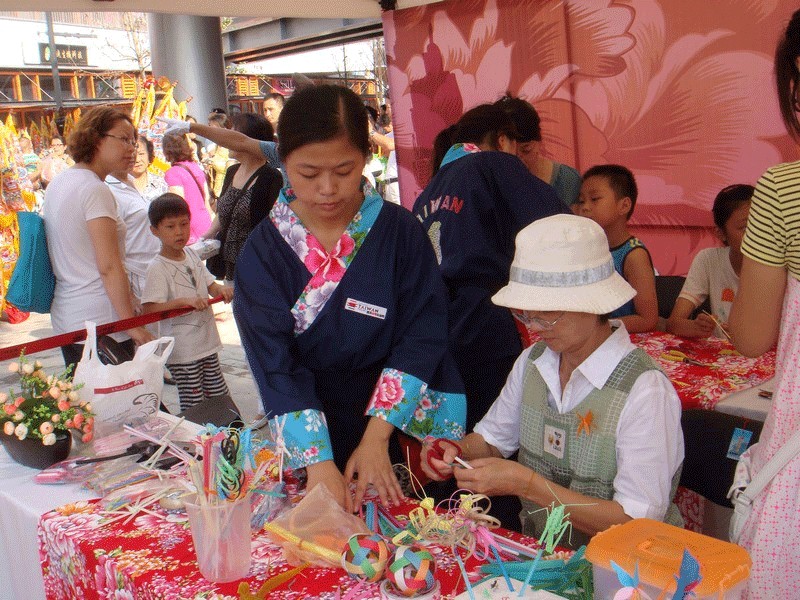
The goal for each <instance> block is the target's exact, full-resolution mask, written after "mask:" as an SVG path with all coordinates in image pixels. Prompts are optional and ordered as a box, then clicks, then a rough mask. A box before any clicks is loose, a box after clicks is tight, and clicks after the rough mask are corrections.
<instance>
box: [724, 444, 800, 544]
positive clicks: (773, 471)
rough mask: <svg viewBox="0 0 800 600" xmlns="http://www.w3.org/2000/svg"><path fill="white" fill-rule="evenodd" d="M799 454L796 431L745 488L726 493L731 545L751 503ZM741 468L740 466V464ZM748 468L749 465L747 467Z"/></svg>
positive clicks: (732, 488) (739, 531)
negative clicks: (729, 505) (729, 516)
mask: <svg viewBox="0 0 800 600" xmlns="http://www.w3.org/2000/svg"><path fill="white" fill-rule="evenodd" d="M798 454H800V430H798V431H796V432H795V433H794V435H793V436H792V437H790V438H789V440H788V441H787V442H786V443H785V444H784V445H783V446H782V447H781V449H780V450H778V451H777V452H776V453H775V454H774V455H773V457H772V458H771V459H769V460H768V461H767V464H765V465H764V466H763V467H762V468H761V470H760V471H759V472H758V473H756V475H755V477H753V479H752V480H751V481H750V483H749V484H747V487H743V486H742V485H737V484H734V485H733V487H731V489H730V491H729V492H728V497H729V498H730V499H731V502H732V503H733V515H732V516H731V524H730V528H729V530H728V538H729V539H730V541H732V542H733V543H737V542H738V541H739V537H740V536H741V534H742V529H743V528H744V524H745V522H746V521H747V518H748V517H749V516H750V511H751V510H753V501H754V500H755V499H756V498H757V497H758V495H759V494H760V493H761V492H762V490H763V489H764V488H765V487H766V486H767V484H768V483H769V482H770V481H772V478H773V477H775V475H777V474H778V473H780V472H781V469H783V467H785V466H786V465H787V464H788V463H789V461H790V460H792V459H793V458H794V457H795V456H797V455H798ZM740 466H741V464H740ZM747 467H748V468H749V465H747Z"/></svg>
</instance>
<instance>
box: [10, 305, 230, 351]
mask: <svg viewBox="0 0 800 600" xmlns="http://www.w3.org/2000/svg"><path fill="white" fill-rule="evenodd" d="M221 300H222V296H217V297H216V298H212V299H211V300H209V301H208V303H209V304H214V303H216V302H220V301H221ZM193 310H195V308H194V307H192V306H187V307H185V308H173V309H170V310H162V311H160V312H154V313H150V314H147V315H139V316H137V317H131V318H130V319H121V320H119V321H114V322H113V323H105V324H103V325H98V326H97V336H98V337H100V336H104V335H108V334H109V333H119V332H120V331H125V330H126V329H133V328H134V327H141V326H143V325H149V324H150V323H155V322H157V321H163V320H164V319H170V318H172V317H179V316H181V315H185V314H187V313H190V312H192V311H193ZM85 339H86V330H85V329H78V330H76V331H70V332H69V333H62V334H60V335H54V336H52V337H49V338H44V339H41V340H33V341H30V342H25V343H24V344H17V345H16V346H8V347H7V348H0V361H2V360H9V359H14V358H19V355H20V353H21V352H23V351H24V352H25V355H26V356H27V355H29V354H34V353H36V352H43V351H44V350H52V349H53V348H60V347H61V346H67V345H68V344H75V343H77V342H82V341H83V340H85Z"/></svg>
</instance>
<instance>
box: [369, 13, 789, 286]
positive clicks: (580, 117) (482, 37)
mask: <svg viewBox="0 0 800 600" xmlns="http://www.w3.org/2000/svg"><path fill="white" fill-rule="evenodd" d="M794 8H796V6H795V4H794V3H791V2H788V1H780V0H772V1H770V2H757V1H755V0H738V1H735V2H731V3H729V4H728V5H726V10H725V11H724V12H725V14H724V15H720V14H719V11H718V10H716V11H712V10H711V9H710V8H709V7H704V8H703V9H702V10H699V11H698V10H697V4H696V3H694V2H690V1H689V0H680V1H674V2H669V3H667V2H663V1H661V2H658V1H657V0H627V1H620V2H608V1H602V0H584V1H581V2H576V1H563V0H549V1H533V0H528V1H513V2H512V1H511V0H470V1H466V2H464V1H462V2H455V1H449V2H444V3H440V4H434V5H429V6H427V7H424V8H415V9H407V10H401V11H394V12H393V13H386V15H385V17H384V29H385V33H386V43H387V55H388V56H389V59H390V68H389V77H390V84H391V89H392V102H393V108H394V115H395V120H396V128H395V130H396V134H395V135H396V139H397V143H398V146H399V149H398V160H399V166H400V181H401V193H402V198H403V203H404V205H406V206H410V205H411V204H412V203H413V201H414V199H415V198H416V196H417V195H418V194H419V192H420V191H421V190H422V188H423V187H424V186H425V184H426V183H427V181H428V178H429V174H430V147H431V143H432V140H433V137H434V136H435V135H436V134H437V133H438V132H439V131H440V130H441V129H442V128H443V127H444V126H447V125H449V124H451V123H453V122H455V121H456V120H457V119H458V117H459V116H460V114H461V113H462V112H463V111H465V110H467V109H469V108H471V107H473V106H475V105H477V104H480V103H483V102H493V101H495V100H497V99H498V98H499V97H500V96H502V95H503V94H504V93H505V92H506V91H507V90H508V91H510V92H511V93H512V94H514V95H517V96H520V97H523V98H525V99H527V100H528V101H529V102H531V103H532V104H533V105H534V106H535V107H536V109H537V111H538V112H539V114H540V116H541V118H542V131H543V138H544V139H543V151H544V152H545V153H546V154H547V155H549V156H550V157H551V158H553V159H555V160H557V161H559V162H563V163H565V164H569V165H572V166H575V167H576V168H577V169H578V170H579V171H583V170H585V169H587V168H588V167H590V166H592V165H594V164H599V163H619V164H623V165H625V166H627V167H629V168H630V169H631V170H632V171H633V172H634V174H635V175H636V177H637V182H638V184H639V190H640V193H639V202H638V205H637V209H636V213H635V214H634V217H633V219H632V224H633V225H635V226H639V229H637V234H638V235H640V236H641V237H644V238H645V241H646V243H647V244H648V246H649V247H650V249H651V253H652V254H653V255H654V258H655V260H656V266H657V268H659V270H660V272H662V273H669V272H680V273H685V271H686V269H687V268H688V264H689V262H690V260H691V255H692V254H693V253H694V252H696V250H697V249H698V248H699V247H702V246H708V245H711V243H712V238H711V236H710V225H711V215H710V207H711V204H712V202H713V198H714V196H715V195H716V193H717V192H718V191H719V190H720V189H721V188H722V187H724V186H726V185H729V184H731V183H739V182H741V183H754V182H755V180H756V179H757V178H758V176H759V175H760V174H761V173H762V172H763V171H764V169H765V168H766V167H767V166H769V165H772V164H775V163H778V162H781V161H783V160H793V159H795V158H797V156H798V153H797V150H796V148H795V146H793V145H792V144H790V143H788V141H787V140H788V138H787V136H786V133H785V131H784V129H783V126H782V124H781V121H780V118H779V115H778V111H777V103H776V102H775V100H774V98H773V94H774V92H773V87H774V86H773V85H772V82H771V78H772V58H771V56H772V52H773V48H774V45H775V40H776V39H777V35H778V32H779V30H780V28H781V27H782V25H783V23H785V21H786V19H787V18H788V16H789V15H790V14H791V12H792V10H793V9H794ZM687 14H691V15H692V18H691V19H687V18H686V15H687ZM398 32H401V37H402V43H400V44H398V43H396V41H397V39H398ZM409 32H411V33H409ZM755 98H759V101H758V102H757V110H754V99H755Z"/></svg>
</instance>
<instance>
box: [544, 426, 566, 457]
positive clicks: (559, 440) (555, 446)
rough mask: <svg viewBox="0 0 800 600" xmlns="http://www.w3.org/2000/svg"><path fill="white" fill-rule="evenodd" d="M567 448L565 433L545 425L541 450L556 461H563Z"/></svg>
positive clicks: (562, 430)
mask: <svg viewBox="0 0 800 600" xmlns="http://www.w3.org/2000/svg"><path fill="white" fill-rule="evenodd" d="M566 448H567V432H566V430H564V429H560V428H558V427H554V426H553V425H548V424H545V426H544V440H543V450H544V452H545V454H549V455H551V456H553V457H554V458H557V459H558V460H564V456H565V454H566Z"/></svg>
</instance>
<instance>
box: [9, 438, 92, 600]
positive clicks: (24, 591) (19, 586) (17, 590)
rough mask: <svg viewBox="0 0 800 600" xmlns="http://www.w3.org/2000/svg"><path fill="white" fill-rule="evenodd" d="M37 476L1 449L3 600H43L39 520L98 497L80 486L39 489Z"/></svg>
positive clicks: (51, 486) (33, 470) (52, 486)
mask: <svg viewBox="0 0 800 600" xmlns="http://www.w3.org/2000/svg"><path fill="white" fill-rule="evenodd" d="M38 472H39V471H38V470H36V469H30V468H28V467H23V466H22V465H20V464H18V463H16V462H14V461H13V460H12V458H11V457H10V456H9V455H8V453H7V452H6V450H5V448H3V447H0V481H2V482H3V483H2V489H0V531H1V532H2V534H1V535H0V581H2V582H3V583H2V585H0V600H26V599H28V598H30V599H35V598H44V583H43V581H42V570H41V566H40V564H39V561H38V557H39V541H38V539H37V537H36V527H37V525H38V523H39V517H40V516H41V515H42V514H44V513H46V512H48V511H50V510H53V509H54V508H56V507H58V506H61V505H62V504H66V503H67V502H75V501H78V500H88V499H90V498H95V497H96V495H95V494H94V493H92V492H88V491H86V490H84V489H82V488H81V486H80V485H78V484H68V485H50V486H44V485H38V484H36V483H34V482H33V477H34V475H36V474H37V473H38ZM33 559H36V560H33Z"/></svg>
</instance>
